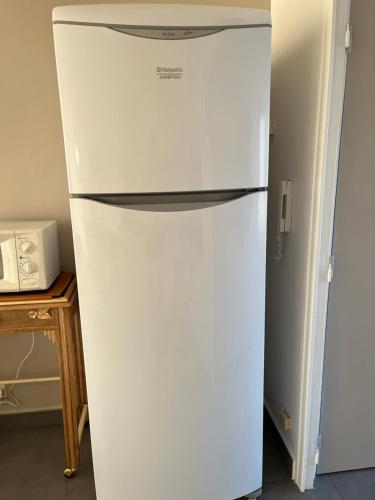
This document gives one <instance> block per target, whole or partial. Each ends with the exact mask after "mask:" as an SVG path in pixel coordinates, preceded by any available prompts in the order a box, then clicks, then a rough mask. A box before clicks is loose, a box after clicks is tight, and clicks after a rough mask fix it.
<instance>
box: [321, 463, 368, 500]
mask: <svg viewBox="0 0 375 500" xmlns="http://www.w3.org/2000/svg"><path fill="white" fill-rule="evenodd" d="M319 477H324V476H319ZM329 477H330V478H331V480H332V482H333V483H334V484H335V486H336V488H337V490H338V491H339V492H340V495H341V497H342V499H343V500H375V469H362V470H355V471H349V472H336V473H335V474H329Z"/></svg>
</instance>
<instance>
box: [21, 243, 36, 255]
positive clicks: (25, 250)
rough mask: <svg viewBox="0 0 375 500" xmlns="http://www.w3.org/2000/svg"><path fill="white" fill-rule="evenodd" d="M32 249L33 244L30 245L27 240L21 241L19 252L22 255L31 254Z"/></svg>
mask: <svg viewBox="0 0 375 500" xmlns="http://www.w3.org/2000/svg"><path fill="white" fill-rule="evenodd" d="M34 248H35V245H34V243H32V242H31V241H29V240H26V241H23V242H22V243H21V251H22V252H23V253H32V252H33V250H34Z"/></svg>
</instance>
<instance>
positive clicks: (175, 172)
mask: <svg viewBox="0 0 375 500" xmlns="http://www.w3.org/2000/svg"><path fill="white" fill-rule="evenodd" d="M127 31H129V29H128V30H127ZM130 31H131V30H130ZM132 31H133V32H136V31H137V30H136V29H134V30H132ZM138 31H139V33H138V35H140V36H137V35H134V33H133V34H129V33H128V32H122V31H119V30H118V29H117V28H116V29H111V28H110V27H108V26H87V25H74V24H55V26H54V37H55V48H56V61H57V71H58V79H59V90H60V101H61V112H62V119H63V128H64V139H65V150H66V159H67V166H68V177H69V188H70V192H71V193H75V194H82V193H136V192H138V193H144V192H166V191H199V190H220V189H237V188H241V187H245V188H255V187H264V186H267V180H268V177H267V170H268V167H267V165H268V129H269V84H270V53H271V52H270V51H271V46H270V40H271V29H270V27H264V26H263V27H259V26H258V27H256V26H253V27H247V28H238V27H234V28H233V29H225V30H219V31H218V30H213V31H214V33H212V34H208V35H207V36H198V37H196V38H187V39H182V40H159V39H153V38H147V37H143V33H144V32H145V31H147V32H150V31H152V30H144V29H143V30H138ZM155 31H156V32H157V33H159V32H160V31H161V30H160V29H155ZM193 31H194V30H192V31H191V32H192V33H193ZM198 31H199V32H201V31H202V29H200V30H198ZM217 31H218V32H217ZM157 33H156V34H155V36H157ZM151 36H152V33H151Z"/></svg>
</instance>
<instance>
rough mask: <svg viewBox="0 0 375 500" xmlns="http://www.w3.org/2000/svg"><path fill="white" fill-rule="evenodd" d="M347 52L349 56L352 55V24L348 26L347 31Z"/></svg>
mask: <svg viewBox="0 0 375 500" xmlns="http://www.w3.org/2000/svg"><path fill="white" fill-rule="evenodd" d="M345 50H346V53H347V54H351V53H352V26H351V25H350V24H347V25H346V29H345Z"/></svg>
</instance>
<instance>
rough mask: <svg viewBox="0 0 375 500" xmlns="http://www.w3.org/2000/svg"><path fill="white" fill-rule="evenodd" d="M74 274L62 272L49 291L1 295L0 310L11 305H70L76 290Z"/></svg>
mask: <svg viewBox="0 0 375 500" xmlns="http://www.w3.org/2000/svg"><path fill="white" fill-rule="evenodd" d="M76 286H77V285H76V278H75V274H74V273H67V272H61V273H60V274H59V276H58V277H57V278H56V279H55V281H54V282H53V283H52V285H51V286H50V287H49V288H48V289H47V290H32V291H29V292H16V293H0V309H1V308H2V307H3V306H9V305H25V306H26V305H30V304H46V303H48V304H56V305H57V306H58V305H59V304H62V303H69V302H70V300H71V299H72V296H73V293H74V292H75V290H76Z"/></svg>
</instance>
